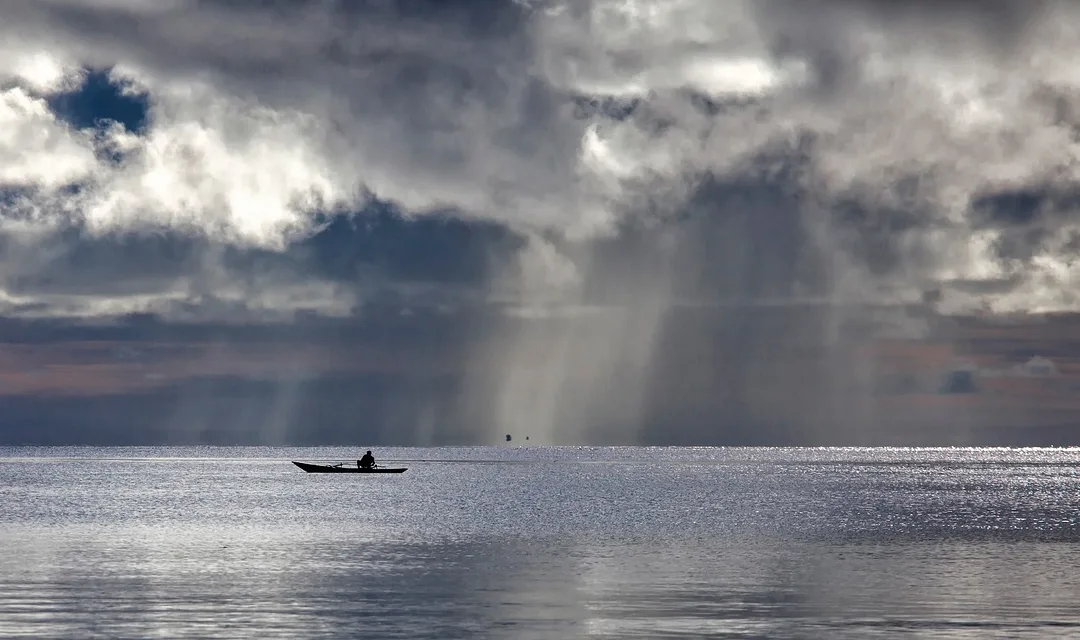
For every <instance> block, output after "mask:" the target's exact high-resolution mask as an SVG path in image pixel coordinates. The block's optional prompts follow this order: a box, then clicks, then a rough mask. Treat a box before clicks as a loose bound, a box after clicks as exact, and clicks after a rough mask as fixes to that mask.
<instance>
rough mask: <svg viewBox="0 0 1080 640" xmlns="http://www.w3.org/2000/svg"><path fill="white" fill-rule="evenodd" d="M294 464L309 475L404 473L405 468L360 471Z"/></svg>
mask: <svg viewBox="0 0 1080 640" xmlns="http://www.w3.org/2000/svg"><path fill="white" fill-rule="evenodd" d="M293 464H295V465H296V466H298V467H300V468H301V469H303V470H304V471H307V472H308V473H404V472H405V469H404V468H401V467H399V468H394V469H391V468H387V467H375V468H374V469H360V468H358V467H346V466H344V465H337V466H331V465H325V464H308V463H307V462H297V461H295V460H293Z"/></svg>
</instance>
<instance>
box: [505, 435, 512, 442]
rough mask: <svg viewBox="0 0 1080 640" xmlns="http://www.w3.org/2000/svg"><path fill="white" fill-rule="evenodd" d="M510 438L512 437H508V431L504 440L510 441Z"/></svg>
mask: <svg viewBox="0 0 1080 640" xmlns="http://www.w3.org/2000/svg"><path fill="white" fill-rule="evenodd" d="M510 440H512V438H511V437H510V434H509V433H508V434H506V441H507V442H510Z"/></svg>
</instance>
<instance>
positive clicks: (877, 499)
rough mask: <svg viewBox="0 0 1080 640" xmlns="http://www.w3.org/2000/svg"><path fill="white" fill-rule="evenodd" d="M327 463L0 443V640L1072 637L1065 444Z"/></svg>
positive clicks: (1079, 555)
mask: <svg viewBox="0 0 1080 640" xmlns="http://www.w3.org/2000/svg"><path fill="white" fill-rule="evenodd" d="M352 453H353V452H351V451H344V450H341V451H335V450H317V451H315V450H304V451H295V450H274V449H235V450H234V449H210V450H206V449H180V448H177V449H161V450H156V451H154V450H110V449H82V450H57V449H5V450H0V456H5V457H0V542H2V544H3V547H2V548H3V552H2V553H0V636H3V637H34V638H43V637H49V638H55V637H72V638H75V637H78V638H83V637H88V636H104V637H133V638H135V637H140V638H141V637H148V636H166V637H207V636H217V637H223V636H224V637H238V638H243V637H260V638H271V637H288V638H293V637H298V636H300V635H310V636H314V637H356V636H357V635H360V634H368V635H370V636H372V637H379V638H394V637H401V638H418V637H421V638H425V637H426V638H459V637H495V638H500V637H504V638H534V637H535V638H572V637H611V638H626V637H648V638H657V637H671V636H679V635H683V636H701V635H707V636H710V637H732V638H736V637H770V638H778V637H779V638H783V637H793V638H794V637H797V638H813V637H826V638H867V637H892V636H897V635H906V636H915V637H922V636H926V635H932V636H934V637H957V638H988V637H1024V636H1029V637H1040V638H1045V637H1055V636H1056V637H1075V636H1076V635H1078V634H1080V628H1078V627H1080V613H1078V611H1080V609H1078V608H1077V607H1076V604H1075V603H1076V601H1077V597H1078V596H1080V578H1077V577H1076V575H1075V572H1074V570H1073V568H1074V567H1075V566H1077V562H1078V561H1080V550H1078V547H1077V545H1076V542H1077V541H1078V538H1080V528H1078V524H1080V514H1078V513H1077V504H1078V502H1080V497H1078V488H1080V478H1078V477H1077V475H1076V473H1075V471H1074V467H1075V463H1076V462H1078V461H1080V460H1077V458H1080V451H1076V450H1045V451H1033V450H1025V451H1004V450H978V451H974V450H967V451H964V450H939V451H932V450H852V449H846V450H820V449H819V450H725V449H671V450H655V449H654V450H642V449H603V450H597V449H573V450H553V449H533V450H505V449H490V450H483V449H470V450H460V449H434V450H424V451H417V450H412V451H405V450H400V451H388V452H383V457H397V458H399V459H413V460H418V459H425V460H432V459H441V460H444V461H448V460H486V461H488V462H489V464H473V463H471V462H441V463H430V462H429V463H423V462H413V463H409V465H408V466H409V467H410V469H409V471H408V472H407V473H406V474H404V475H402V476H378V477H375V476H353V475H348V476H338V475H333V476H322V475H308V474H304V473H302V472H300V471H299V470H298V469H296V468H295V467H293V466H292V465H291V464H289V462H288V460H290V459H312V460H314V459H349V458H350V457H354V456H353V455H352ZM500 461H505V462H516V463H518V464H504V463H502V462H500Z"/></svg>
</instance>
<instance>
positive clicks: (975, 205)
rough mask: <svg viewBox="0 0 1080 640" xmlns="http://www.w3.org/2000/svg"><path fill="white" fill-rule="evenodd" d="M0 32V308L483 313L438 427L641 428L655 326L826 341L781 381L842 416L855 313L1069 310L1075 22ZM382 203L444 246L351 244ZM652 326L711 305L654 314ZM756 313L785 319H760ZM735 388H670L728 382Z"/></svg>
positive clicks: (206, 2) (72, 1) (438, 5)
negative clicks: (489, 311) (479, 308)
mask: <svg viewBox="0 0 1080 640" xmlns="http://www.w3.org/2000/svg"><path fill="white" fill-rule="evenodd" d="M0 13H2V15H0V17H2V18H3V19H2V20H0V43H2V44H0V124H2V125H3V126H2V127H0V248H2V253H0V310H2V311H3V312H4V313H5V314H6V315H18V316H28V317H37V316H64V317H75V318H79V317H87V316H109V315H118V314H126V313H152V314H158V315H161V316H163V317H168V318H173V319H178V320H184V321H200V320H206V319H213V320H215V321H218V320H222V319H228V320H230V321H237V322H254V321H257V320H258V319H266V318H275V319H288V318H291V317H294V316H295V314H297V313H315V314H317V315H330V316H338V317H349V316H352V315H358V314H362V313H365V309H366V310H367V312H370V310H371V309H372V308H373V307H378V306H379V305H380V304H383V303H386V302H387V299H386V296H388V295H390V296H392V297H393V305H395V306H396V307H398V310H399V311H408V310H409V309H411V308H413V307H415V306H416V304H420V302H419V301H422V303H423V304H426V305H428V306H429V307H430V308H434V309H443V310H447V309H451V308H455V307H456V308H460V307H461V306H462V305H466V306H468V305H487V306H488V307H489V308H495V309H499V310H501V312H502V313H503V314H504V315H505V316H506V317H507V318H509V319H510V320H508V321H507V322H505V323H499V322H495V323H494V324H482V325H481V326H480V328H478V329H477V331H478V332H482V333H483V336H482V339H479V338H478V339H477V340H476V346H475V348H474V349H473V350H472V352H471V355H470V356H469V358H468V360H469V362H471V363H474V364H475V363H478V364H476V366H475V367H473V366H472V365H470V367H466V368H467V369H469V370H470V373H469V374H468V376H467V377H468V378H469V382H468V384H467V385H466V386H467V387H469V388H471V389H474V391H473V392H470V393H467V394H466V395H467V396H468V397H469V398H471V400H470V401H469V402H466V403H464V405H463V407H462V408H461V411H462V414H463V416H470V415H473V414H477V415H483V416H485V417H486V422H495V423H497V424H506V423H508V422H511V421H513V420H520V419H521V415H522V414H526V415H531V416H533V417H532V418H530V419H529V420H532V421H533V422H534V423H535V424H534V426H533V428H534V429H538V430H547V431H551V430H552V429H555V426H553V425H557V424H561V423H566V422H573V421H587V422H590V423H595V424H597V425H612V426H611V427H610V428H612V429H617V428H619V427H618V426H617V425H621V424H625V423H627V422H637V421H641V420H643V418H642V417H641V416H642V415H645V414H648V413H649V411H650V410H649V409H648V406H651V405H652V404H655V403H654V402H652V401H651V400H649V398H650V397H652V396H653V395H656V394H660V395H664V394H667V393H668V392H667V391H664V392H661V391H660V390H662V389H667V387H668V386H670V385H669V383H667V382H664V380H662V379H661V378H662V377H663V375H668V374H663V375H662V374H661V373H660V372H661V371H666V369H665V367H664V366H660V365H658V364H657V363H656V358H657V355H656V354H657V352H658V351H657V350H658V349H659V350H668V349H670V348H672V340H674V338H671V337H670V336H671V334H672V332H673V331H675V327H676V326H680V327H682V328H681V329H680V330H685V331H691V334H690V337H689V338H687V337H685V336H684V338H682V339H683V340H685V341H687V342H688V343H690V344H696V345H698V349H702V350H703V351H708V349H703V348H702V346H701V345H711V346H710V347H709V349H711V353H712V356H710V357H716V358H725V359H729V360H737V361H739V362H744V363H745V362H759V361H763V360H765V359H768V358H770V357H774V356H775V353H776V352H777V351H778V350H784V352H785V353H790V352H791V350H792V349H796V348H799V349H801V348H804V347H805V348H813V349H818V350H821V349H825V352H826V353H827V355H826V356H823V358H824V359H819V360H818V361H817V362H818V364H815V365H813V366H812V367H809V368H806V367H803V368H798V369H797V370H796V373H793V374H792V380H791V381H790V382H789V383H785V384H784V385H781V386H782V387H783V388H785V389H787V388H790V387H791V386H793V385H797V384H799V383H797V382H796V380H797V379H800V378H803V379H805V378H806V377H807V376H809V377H811V378H815V379H819V380H824V381H827V382H820V384H816V386H813V387H812V389H811V390H810V391H811V392H812V393H808V395H813V396H814V397H818V398H821V397H826V398H834V399H835V401H829V402H825V404H830V402H832V404H835V405H836V406H837V407H839V406H840V404H844V406H845V407H846V408H850V407H849V405H848V404H845V403H847V399H848V398H850V395H851V394H850V387H851V385H853V384H856V383H857V379H858V378H859V376H860V375H861V374H859V373H850V374H841V373H838V372H844V371H858V367H857V366H856V365H858V362H855V361H853V358H854V356H852V355H851V354H850V353H849V351H850V349H848V347H846V346H843V345H844V344H847V343H848V342H851V341H852V338H851V335H852V334H851V332H850V330H848V329H845V328H844V327H847V326H849V325H850V321H851V320H853V319H858V320H860V321H865V322H867V323H870V324H874V323H877V324H878V325H880V324H882V322H881V321H882V319H881V318H879V317H876V316H875V317H870V316H871V315H873V314H871V313H869V312H867V311H866V309H867V308H870V307H873V308H877V309H878V310H879V311H878V312H874V313H879V312H880V310H882V309H884V310H885V312H884V313H885V315H887V316H889V318H887V319H886V320H885V323H886V324H888V323H891V324H893V325H895V326H894V328H893V329H891V330H890V331H907V332H912V331H914V332H919V331H923V330H924V328H923V327H922V320H921V319H920V318H918V317H914V316H912V314H910V313H908V312H907V311H903V310H902V305H911V304H918V303H920V301H932V302H933V303H934V306H935V307H936V308H937V310H938V311H940V312H943V313H946V314H955V313H966V312H970V311H973V310H982V311H990V312H992V313H1002V314H1004V313H1013V312H1044V311H1060V310H1065V311H1075V310H1077V308H1078V307H1080V299H1078V297H1077V295H1076V293H1075V291H1076V287H1075V286H1074V282H1075V280H1076V278H1077V276H1078V272H1077V267H1076V266H1075V264H1074V262H1073V260H1072V256H1073V253H1074V251H1075V248H1076V246H1077V243H1078V240H1077V238H1080V224H1078V218H1077V216H1075V215H1074V209H1075V208H1076V206H1077V203H1080V198H1078V197H1077V193H1078V191H1077V188H1076V184H1077V178H1078V174H1077V172H1078V168H1077V161H1076V153H1077V149H1078V147H1077V142H1076V139H1077V126H1078V124H1080V116H1078V115H1077V114H1078V113H1080V112H1078V110H1077V109H1078V107H1077V105H1078V104H1080V102H1078V95H1080V94H1078V89H1080V76H1077V74H1076V72H1075V71H1074V70H1073V68H1072V65H1071V64H1070V60H1071V58H1072V55H1071V54H1072V53H1073V52H1075V51H1076V49H1077V46H1078V45H1077V44H1076V43H1077V42H1080V39H1078V38H1077V34H1076V33H1075V31H1076V29H1075V27H1074V25H1076V24H1080V22H1078V20H1077V18H1080V16H1077V15H1076V13H1077V10H1076V9H1074V8H1073V5H1072V3H1068V2H1064V1H1060V2H1059V1H1054V0H1028V1H1025V2H1010V1H1007V0H983V1H976V0H949V1H945V0H938V1H930V0H917V1H912V2H906V3H895V2H886V1H885V0H803V1H800V2H796V3H793V2H783V1H780V0H759V1H750V0H745V1H743V0H728V1H725V2H719V1H716V0H711V1H710V0H671V1H666V2H644V1H640V0H618V1H615V0H593V1H591V2H558V1H548V0H516V1H509V0H507V1H503V2H496V1H495V0H490V1H484V2H469V3H464V2H462V3H458V2H447V1H443V2H409V3H405V2H401V3H393V2H344V1H341V2H336V1H332V0H309V1H299V0H298V1H294V2H287V1H282V2H274V3H266V2H235V1H233V2H226V1H224V0H222V1H216V0H169V1H164V0H154V1H149V0H147V1H143V0H108V1H105V0H98V1H91V0H81V1H80V0H9V1H8V2H6V3H5V4H4V7H3V9H2V10H0ZM94 83H97V84H96V85H95V84H94ZM92 85H93V86H96V87H97V89H98V90H100V89H102V87H105V88H106V89H108V91H105V92H104V93H105V94H109V95H108V96H106V97H107V98H108V100H106V99H105V98H102V99H101V100H97V99H90V98H88V97H87V96H90V95H91V92H90V90H89V87H91V86H92ZM95 95H96V94H95ZM109 96H111V97H109ZM110 100H111V102H110ZM117 105H121V106H123V105H126V106H123V108H120V107H118V106H117ZM124 109H127V111H124ZM88 116H91V117H88ZM101 118H106V119H101ZM110 118H111V119H110ZM387 211H392V212H393V213H392V214H388V213H387ZM401 219H404V220H407V221H411V222H407V223H404V224H406V225H424V224H426V225H428V227H425V228H426V229H427V230H428V231H431V230H432V229H435V228H436V227H437V228H438V230H437V233H436V235H439V234H441V235H439V237H441V238H453V241H452V242H450V245H452V246H450V245H447V246H443V247H442V248H439V247H436V248H435V249H431V248H430V247H428V245H427V244H425V243H426V242H428V241H427V240H419V239H418V238H419V237H420V236H418V235H415V234H414V235H409V234H411V233H413V231H404V232H402V233H404V234H405V235H407V236H409V237H410V238H412V239H411V240H409V241H405V242H404V244H402V245H396V246H398V247H399V248H400V250H398V251H391V252H387V251H386V250H385V249H380V248H379V247H386V246H391V245H386V244H381V243H379V242H374V241H373V240H372V238H375V237H383V238H384V239H385V237H386V236H379V235H378V234H379V233H381V232H378V231H371V230H372V229H381V228H385V227H386V225H390V226H391V227H393V225H397V224H402V223H401V222H400V220H401ZM350 225H352V226H350ZM455 225H456V226H455ZM462 225H464V226H462ZM394 228H397V227H394ZM348 229H352V231H348ZM357 229H360V230H361V231H356V230H357ZM409 229H413V230H414V229H415V227H412V226H410V227H409ZM447 229H451V230H450V231H447ZM453 229H466V230H465V231H462V232H461V233H460V234H459V233H458V231H453ZM455 234H458V235H455ZM391 235H393V234H391ZM395 237H396V236H395ZM424 237H425V238H426V237H428V236H424ZM432 237H434V236H432ZM410 243H411V244H410ZM448 247H449V248H448ZM380 251H382V253H380ZM358 252H366V253H364V256H365V257H364V258H363V259H358V258H357V257H356V256H357V255H358ZM440 252H444V253H445V254H446V255H454V256H457V258H455V259H446V260H442V259H441V258H439V257H438V256H439V255H443V254H442V253H440ZM403 255H408V256H409V258H408V259H404V258H402V257H401V256H403ZM433 255H434V256H436V257H432V256H433ZM393 256H397V258H394V257H393ZM462 261H464V262H462ZM461 264H468V265H472V266H468V267H461ZM417 265H419V266H417ZM451 265H457V266H451ZM928 292H930V293H929V294H928ZM674 308H678V309H683V310H688V309H689V310H695V309H708V310H712V312H711V314H712V315H711V317H712V318H713V319H712V320H710V321H709V322H702V323H697V324H695V323H694V322H690V323H689V325H687V324H685V322H683V321H679V322H674V321H672V320H671V319H670V317H669V316H670V311H671V309H674ZM776 308H791V309H808V310H807V311H805V312H802V311H800V312H798V313H796V314H795V315H796V318H795V319H794V320H787V321H784V322H782V323H780V324H776V322H779V321H776V322H773V321H772V320H769V321H766V320H763V319H762V318H765V317H771V316H769V313H771V312H765V311H761V310H763V309H776ZM890 309H892V310H898V311H895V312H892V311H889V310H890ZM879 315H880V313H879ZM560 319H561V320H560ZM560 323H562V324H560ZM680 323H682V324H680ZM690 325H693V326H694V327H696V328H694V329H692V330H691V329H687V328H686V327H687V326H690ZM570 327H572V328H570ZM765 327H768V330H766V329H765ZM874 331H878V332H880V331H881V329H874ZM777 335H788V336H796V337H797V338H798V339H796V340H795V342H796V343H798V344H800V345H803V346H799V347H795V346H792V345H791V344H788V343H784V344H785V345H786V346H783V347H777V346H775V345H776V337H777ZM793 339H794V338H793ZM838 345H839V346H838ZM665 353H668V355H667V356H665V357H668V358H669V360H670V353H669V352H666V351H665ZM675 360H677V361H678V362H680V363H681V365H680V366H682V365H686V363H687V362H690V361H692V360H693V357H691V356H689V355H688V356H686V357H685V358H682V359H678V358H676V359H675ZM526 364H527V365H528V366H525V365H526ZM864 364H865V363H864ZM871 364H872V363H871ZM695 366H696V365H695ZM702 366H705V365H702ZM709 366H712V365H709ZM858 366H862V365H858ZM682 368H683V370H687V367H686V366H683V367H682ZM689 369H693V367H689ZM752 369H753V367H752V366H744V367H742V368H740V369H739V373H738V375H737V376H736V375H735V374H732V373H730V372H728V373H725V374H723V375H720V374H718V373H716V371H712V372H711V373H709V372H705V373H701V375H702V376H704V378H703V379H708V380H710V381H711V383H712V384H713V385H718V384H720V383H721V382H722V386H724V388H726V389H729V390H730V389H740V388H747V389H749V388H751V387H754V385H755V384H756V383H754V382H753V380H754V379H755V378H754V377H753V376H754V375H755V374H753V371H752ZM616 373H617V375H616ZM826 374H827V375H826ZM732 376H734V377H732ZM831 386H835V387H836V388H835V389H833V390H831V391H830V388H832V387H831ZM826 387H829V388H826ZM732 393H734V394H735V396H733V398H734V400H739V401H747V402H750V401H748V400H746V398H747V397H748V396H747V395H746V394H743V395H741V396H740V395H739V394H738V393H736V392H734V391H733V392H732ZM748 393H749V392H748ZM668 395H670V394H668ZM736 396H737V397H736ZM627 397H629V398H635V400H634V402H630V403H627V402H616V401H615V400H614V399H616V398H627ZM740 398H741V400H740ZM841 399H842V400H843V402H841ZM734 400H733V402H734V404H733V405H731V406H737V405H738V404H739V402H735V401H734ZM809 402H810V401H809V400H807V403H809ZM729 404H730V403H729ZM750 404H751V405H753V406H754V407H759V406H761V405H762V404H767V402H765V401H754V402H750ZM791 406H792V407H800V406H803V405H800V404H799V403H798V402H795V403H794V404H792V405H791ZM523 407H525V409H523ZM845 410H846V409H845ZM732 411H735V414H732V415H736V414H738V416H742V417H745V416H746V415H747V413H746V412H743V413H738V411H736V410H735V409H732ZM747 411H749V413H751V414H754V415H758V413H759V412H758V413H755V412H757V411H758V410H757V409H756V408H755V409H753V410H752V411H751V410H747ZM837 411H839V409H837ZM796 413H797V411H796ZM829 415H833V414H832V413H830V414H829ZM867 415H869V414H867ZM492 416H494V417H492ZM758 417H760V416H758ZM789 418H790V416H774V417H773V418H769V420H773V419H775V420H776V421H780V422H783V421H784V420H788V419H789ZM462 419H463V420H464V418H462ZM823 419H824V418H823ZM762 420H765V418H762ZM598 428H600V429H601V430H602V429H604V428H607V427H598Z"/></svg>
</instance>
